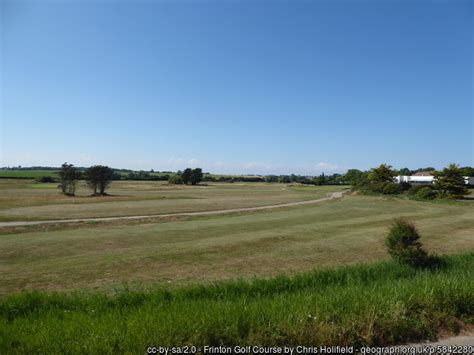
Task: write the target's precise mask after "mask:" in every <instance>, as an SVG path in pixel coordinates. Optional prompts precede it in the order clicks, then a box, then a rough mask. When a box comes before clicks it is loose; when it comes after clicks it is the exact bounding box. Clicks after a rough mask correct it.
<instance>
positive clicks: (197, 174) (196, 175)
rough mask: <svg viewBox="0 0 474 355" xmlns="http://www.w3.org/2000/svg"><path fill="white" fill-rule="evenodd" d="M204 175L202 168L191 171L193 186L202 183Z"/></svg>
mask: <svg viewBox="0 0 474 355" xmlns="http://www.w3.org/2000/svg"><path fill="white" fill-rule="evenodd" d="M202 178H203V173H202V169H201V168H196V169H193V170H192V171H191V184H192V185H196V184H199V183H200V182H201V181H202Z"/></svg>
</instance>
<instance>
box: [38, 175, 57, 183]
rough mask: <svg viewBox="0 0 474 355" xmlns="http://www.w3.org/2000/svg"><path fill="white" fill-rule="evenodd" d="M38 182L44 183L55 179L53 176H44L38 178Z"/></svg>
mask: <svg viewBox="0 0 474 355" xmlns="http://www.w3.org/2000/svg"><path fill="white" fill-rule="evenodd" d="M36 181H37V182H42V183H52V182H55V180H54V179H53V178H52V177H51V176H42V177H40V178H38V179H37V180H36Z"/></svg>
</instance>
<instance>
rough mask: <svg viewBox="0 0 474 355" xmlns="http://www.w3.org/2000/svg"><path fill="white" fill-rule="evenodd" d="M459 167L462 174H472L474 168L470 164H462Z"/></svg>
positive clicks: (473, 173)
mask: <svg viewBox="0 0 474 355" xmlns="http://www.w3.org/2000/svg"><path fill="white" fill-rule="evenodd" d="M459 169H461V172H462V174H463V175H464V176H474V168H473V167H470V166H464V167H462V168H459Z"/></svg>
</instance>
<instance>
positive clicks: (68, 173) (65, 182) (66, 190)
mask: <svg viewBox="0 0 474 355" xmlns="http://www.w3.org/2000/svg"><path fill="white" fill-rule="evenodd" d="M77 178H78V172H77V169H76V168H75V167H74V165H72V164H68V163H64V164H63V165H61V170H60V171H59V179H60V183H59V188H61V191H62V192H63V194H65V195H67V196H74V194H75V193H76V183H77Z"/></svg>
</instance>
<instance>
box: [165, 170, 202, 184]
mask: <svg viewBox="0 0 474 355" xmlns="http://www.w3.org/2000/svg"><path fill="white" fill-rule="evenodd" d="M203 176H204V174H203V173H202V169H201V168H195V169H191V168H187V169H184V171H178V173H177V174H176V175H172V176H170V177H169V180H168V182H169V183H170V184H185V185H189V184H191V185H197V184H199V183H200V182H201V181H202V180H203Z"/></svg>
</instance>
